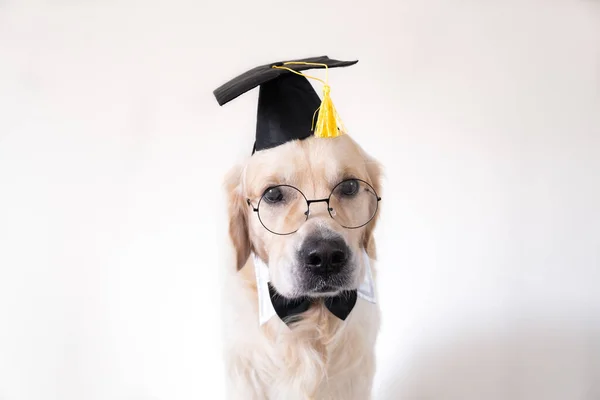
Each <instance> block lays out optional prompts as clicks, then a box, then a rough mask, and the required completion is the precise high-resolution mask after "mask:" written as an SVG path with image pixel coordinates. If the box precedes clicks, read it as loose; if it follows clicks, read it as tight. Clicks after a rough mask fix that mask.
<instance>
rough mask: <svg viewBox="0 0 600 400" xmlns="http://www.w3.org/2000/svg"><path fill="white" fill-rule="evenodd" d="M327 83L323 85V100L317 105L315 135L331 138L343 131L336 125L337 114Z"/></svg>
mask: <svg viewBox="0 0 600 400" xmlns="http://www.w3.org/2000/svg"><path fill="white" fill-rule="evenodd" d="M330 91H331V88H330V87H329V85H325V86H323V101H322V102H321V107H319V118H317V127H316V129H315V136H316V137H320V138H333V137H337V136H340V135H341V134H342V133H343V131H342V130H341V127H340V126H339V125H338V115H337V112H336V110H335V107H334V106H333V102H332V101H331V96H330V95H329V92H330Z"/></svg>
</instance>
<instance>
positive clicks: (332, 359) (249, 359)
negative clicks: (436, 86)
mask: <svg viewBox="0 0 600 400" xmlns="http://www.w3.org/2000/svg"><path fill="white" fill-rule="evenodd" d="M380 178H381V167H380V164H379V163H378V162H377V161H375V160H374V159H373V158H372V157H370V156H369V155H368V154H367V153H366V152H365V151H364V150H363V149H362V148H361V147H360V146H359V145H358V144H357V143H356V142H355V141H354V140H353V139H352V138H351V137H350V136H349V135H346V134H344V135H341V136H339V137H336V138H318V137H314V136H312V137H309V138H307V139H304V140H294V141H291V142H288V143H285V144H283V145H281V146H277V147H275V148H272V149H268V150H263V151H260V152H257V153H256V154H254V155H252V157H249V159H248V160H247V161H246V162H245V163H244V164H243V165H238V166H236V167H235V168H233V170H232V171H230V172H229V173H228V175H227V178H226V190H227V192H228V197H229V198H228V202H229V205H228V213H229V236H230V239H231V241H232V244H233V248H234V249H235V260H236V264H237V265H235V266H234V267H233V268H231V271H235V272H233V273H231V274H229V275H228V277H227V278H226V279H227V280H226V282H225V290H226V297H225V298H226V299H227V300H226V304H225V305H224V306H225V310H224V311H225V312H224V314H223V318H224V321H225V350H226V352H225V354H226V366H227V389H228V397H229V398H230V399H243V400H296V399H297V400H308V399H314V400H317V399H318V400H354V399H355V400H367V399H370V398H371V387H372V381H373V376H374V373H375V355H374V346H375V341H376V337H377V333H378V330H379V308H378V305H377V304H374V303H371V302H367V301H364V300H363V299H361V298H359V299H358V300H357V302H356V305H355V306H354V308H353V309H352V311H351V312H350V314H349V315H348V317H347V318H346V319H345V320H342V319H340V318H338V317H336V316H335V315H333V314H332V313H331V312H329V311H328V309H327V308H326V307H325V306H324V303H323V299H324V298H326V297H327V296H332V295H334V294H335V293H337V292H339V291H341V290H346V289H356V288H357V287H358V285H359V284H360V282H361V280H362V279H363V278H364V275H365V273H366V269H367V268H368V267H367V265H365V264H367V263H368V262H369V261H370V264H371V268H372V269H373V276H374V277H375V276H376V274H375V271H374V268H373V263H374V260H375V258H376V255H375V242H374V239H373V229H374V227H375V224H376V221H377V219H378V214H379V212H378V211H377V210H378V209H377V210H376V211H375V212H374V217H373V218H372V219H370V220H369V221H368V223H367V224H366V225H364V226H361V227H358V228H356V229H348V228H344V227H343V226H342V224H340V223H338V221H336V219H334V218H333V217H332V215H331V213H330V212H328V211H330V210H328V207H329V205H328V204H327V205H326V204H325V202H324V201H323V200H320V201H319V202H315V203H312V204H310V206H309V209H310V213H309V214H306V219H305V221H302V223H301V224H300V225H299V227H295V226H291V225H290V224H292V225H296V224H298V222H297V221H295V220H293V219H290V218H289V217H288V216H280V220H279V221H278V224H279V225H278V229H280V230H286V229H287V230H288V231H294V232H293V233H291V234H285V235H282V234H274V233H273V232H271V231H269V230H268V229H266V227H265V224H264V221H261V219H260V218H259V215H257V213H256V212H253V211H255V210H256V204H257V202H258V201H259V199H260V198H261V196H262V195H263V194H264V193H265V190H268V188H269V187H273V186H274V185H282V184H283V185H290V186H292V187H294V188H298V189H299V190H300V191H301V192H302V194H303V195H304V196H305V197H306V198H307V199H324V198H327V196H329V194H330V193H331V192H332V189H333V188H334V187H336V185H337V184H338V183H339V182H340V181H342V180H344V179H350V180H352V179H357V180H358V181H364V182H366V183H368V184H369V185H370V187H372V188H373V189H374V190H375V192H376V193H377V194H378V195H380V194H381V183H380ZM378 200H380V199H378ZM263 219H264V217H263ZM295 228H298V229H295ZM324 243H325V244H326V245H328V243H333V245H334V246H338V248H339V249H341V250H340V251H341V252H342V253H340V254H342V255H341V256H340V257H341V258H340V260H342V264H343V265H342V267H343V268H341V270H340V271H337V270H336V271H334V272H335V274H334V275H336V276H337V279H334V278H335V277H334V278H332V279H330V281H327V280H326V279H321V278H319V279H316V278H314V274H313V273H312V272H311V271H310V268H307V261H306V259H305V258H304V259H303V258H302V257H303V254H304V253H303V250H306V247H307V246H309V247H310V246H313V247H314V246H317V247H318V246H321V245H323V244H324ZM309 250H310V249H309ZM365 253H366V255H368V257H362V256H361V255H364V254H365ZM251 255H254V257H251ZM255 259H257V260H261V262H263V263H264V264H265V265H267V266H268V270H269V273H270V277H271V278H270V279H271V284H272V285H273V287H274V288H275V289H276V290H277V292H278V293H280V294H281V295H282V296H285V297H294V296H299V295H304V296H310V297H312V298H314V300H315V301H314V302H313V303H312V305H311V306H310V308H309V309H308V310H307V311H305V312H304V313H302V314H301V315H300V317H299V318H297V320H295V321H294V322H293V323H289V324H286V323H285V322H284V321H282V320H281V319H280V318H277V317H274V318H271V319H269V320H268V321H267V322H266V323H264V324H262V325H261V324H259V322H258V312H259V310H258V291H257V281H256V279H255V270H254V268H255V261H254V260H255ZM340 260H338V261H340ZM364 260H367V262H365V261H364ZM308 263H309V264H310V261H309V262H308ZM313 278H314V279H313ZM374 279H375V278H374Z"/></svg>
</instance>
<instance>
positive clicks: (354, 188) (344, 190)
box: [338, 179, 360, 197]
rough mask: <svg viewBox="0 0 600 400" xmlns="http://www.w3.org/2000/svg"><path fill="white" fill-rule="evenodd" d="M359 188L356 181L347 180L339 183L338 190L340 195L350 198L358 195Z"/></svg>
mask: <svg viewBox="0 0 600 400" xmlns="http://www.w3.org/2000/svg"><path fill="white" fill-rule="evenodd" d="M359 186H360V185H359V184H358V181H357V180H356V179H349V180H347V181H345V182H342V183H340V186H339V188H338V190H339V193H340V194H341V195H343V196H348V197H350V196H354V195H355V194H356V193H358V188H359Z"/></svg>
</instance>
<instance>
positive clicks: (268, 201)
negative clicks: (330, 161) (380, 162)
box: [246, 179, 381, 235]
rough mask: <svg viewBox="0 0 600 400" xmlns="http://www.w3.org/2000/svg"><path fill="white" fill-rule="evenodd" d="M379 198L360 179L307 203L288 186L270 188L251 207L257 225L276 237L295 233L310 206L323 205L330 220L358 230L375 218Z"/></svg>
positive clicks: (305, 218) (293, 188)
mask: <svg viewBox="0 0 600 400" xmlns="http://www.w3.org/2000/svg"><path fill="white" fill-rule="evenodd" d="M380 201H381V198H380V197H379V196H378V195H377V193H376V192H375V189H373V187H372V186H371V185H370V184H368V183H367V182H365V181H363V180H360V179H346V180H344V181H342V182H340V183H338V184H337V185H336V186H335V187H334V188H333V190H332V191H331V194H330V195H329V197H327V198H325V199H318V200H308V199H307V198H306V196H304V194H303V193H302V192H301V191H300V190H299V189H298V188H295V187H293V186H290V185H277V186H271V187H269V188H268V189H267V190H265V192H264V193H263V194H262V196H261V198H260V200H259V201H258V205H257V206H256V207H254V206H253V205H252V202H251V201H250V199H246V202H247V203H248V205H249V206H250V207H252V210H253V211H254V212H255V213H257V214H258V219H259V220H260V223H261V224H262V225H263V226H264V227H265V229H266V230H268V231H269V232H271V233H274V234H276V235H290V234H292V233H294V232H296V231H297V230H298V229H300V227H301V226H302V224H303V223H304V222H306V220H307V219H308V216H309V215H310V206H311V204H313V203H326V204H327V211H328V212H329V215H330V216H331V218H333V219H334V220H335V221H336V222H338V223H339V224H340V225H341V226H343V227H344V228H347V229H357V228H360V227H362V226H365V225H366V224H368V223H369V222H370V221H371V220H372V219H373V217H375V214H376V213H377V208H378V205H379V202H380Z"/></svg>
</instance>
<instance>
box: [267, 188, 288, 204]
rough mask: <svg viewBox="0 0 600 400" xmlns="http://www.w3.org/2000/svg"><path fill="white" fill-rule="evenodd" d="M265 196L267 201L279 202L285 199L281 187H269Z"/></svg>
mask: <svg viewBox="0 0 600 400" xmlns="http://www.w3.org/2000/svg"><path fill="white" fill-rule="evenodd" d="M263 198H264V199H265V201H266V202H267V203H272V204H273V203H279V202H281V201H283V192H282V191H281V188H278V187H274V188H270V189H267V191H266V192H265V194H264V195H263Z"/></svg>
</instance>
